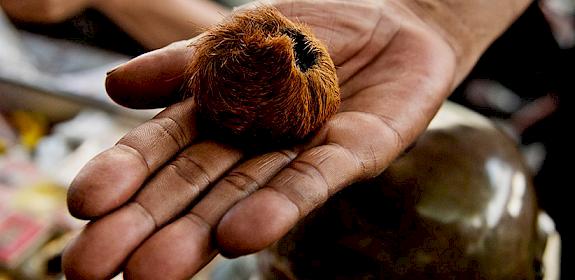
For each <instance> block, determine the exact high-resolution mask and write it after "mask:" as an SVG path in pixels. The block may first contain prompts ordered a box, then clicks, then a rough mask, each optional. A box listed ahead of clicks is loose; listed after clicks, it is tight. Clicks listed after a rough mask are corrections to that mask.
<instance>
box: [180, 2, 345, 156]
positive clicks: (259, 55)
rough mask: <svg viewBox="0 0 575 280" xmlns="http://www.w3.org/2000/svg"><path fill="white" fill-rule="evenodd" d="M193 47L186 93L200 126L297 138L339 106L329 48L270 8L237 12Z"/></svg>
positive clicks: (277, 140)
mask: <svg viewBox="0 0 575 280" xmlns="http://www.w3.org/2000/svg"><path fill="white" fill-rule="evenodd" d="M194 47H195V48H196V55H195V57H194V60H193V62H191V63H190V65H189V68H188V74H189V83H188V84H187V88H186V89H185V90H186V93H185V94H186V96H193V97H194V98H195V101H196V103H197V106H198V114H199V115H198V116H199V122H198V123H200V125H201V126H200V128H202V130H203V131H204V132H207V133H209V134H211V135H212V136H217V138H219V139H223V140H224V141H225V142H227V143H231V144H234V145H240V146H247V147H252V148H272V147H274V148H275V147H278V146H284V145H291V144H295V143H297V142H299V141H301V140H303V139H305V138H306V137H307V136H308V135H310V133H312V132H314V131H316V130H317V129H318V128H320V127H321V126H322V125H323V124H324V123H325V122H326V121H327V119H328V118H330V117H331V116H332V115H334V114H335V113H336V111H337V110H338V106H339V102H340V95H339V87H338V82H337V76H336V72H335V67H334V64H333V62H332V60H331V58H330V57H329V54H328V52H327V50H326V48H325V47H324V46H323V44H322V43H321V42H320V41H319V40H317V39H316V38H314V36H313V34H312V33H311V31H310V30H309V29H308V28H307V27H305V26H303V25H301V24H296V23H293V22H291V21H290V20H288V19H287V18H285V17H284V16H283V15H281V14H280V13H279V11H277V10H276V9H274V8H271V7H260V8H257V9H255V10H248V11H239V12H235V13H234V14H232V15H231V16H230V17H229V18H227V19H226V20H225V21H224V22H223V23H221V24H220V25H218V26H216V27H214V28H212V29H210V30H208V31H207V32H206V33H205V34H204V35H203V36H202V37H201V38H199V39H198V40H197V41H196V42H194Z"/></svg>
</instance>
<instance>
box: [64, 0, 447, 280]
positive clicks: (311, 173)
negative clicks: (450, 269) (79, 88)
mask: <svg viewBox="0 0 575 280" xmlns="http://www.w3.org/2000/svg"><path fill="white" fill-rule="evenodd" d="M384 3H385V4H377V5H376V4H373V3H371V2H366V3H363V2H350V3H348V2H341V1H315V2H310V1H304V2H290V3H283V4H277V5H276V7H278V9H279V10H280V11H281V12H282V13H283V14H284V15H286V16H288V17H289V18H291V19H292V20H295V21H299V22H303V23H305V24H307V25H309V26H310V27H311V28H312V30H313V31H314V33H315V34H316V35H317V36H318V37H319V38H320V39H322V40H324V42H325V43H326V44H327V46H328V48H329V51H330V54H331V56H332V58H333V60H334V62H335V64H336V66H337V68H338V76H339V80H340V85H341V89H342V105H341V110H340V112H339V113H338V114H336V115H335V116H334V117H333V118H332V119H331V120H330V121H328V123H327V124H326V125H325V126H324V127H323V128H322V129H321V130H320V131H319V132H318V133H317V134H316V135H315V136H314V137H313V138H312V139H311V141H310V142H309V143H306V144H304V145H301V146H298V147H294V148H293V149H291V150H281V151H275V152H270V153H267V154H263V155H257V156H247V155H245V154H244V153H243V152H242V151H240V150H237V149H233V148H231V147H228V146H225V145H223V144H220V143H216V142H213V141H210V140H206V139H204V138H202V135H198V134H197V133H196V129H195V127H196V124H195V119H194V117H193V116H194V108H195V105H194V103H193V100H192V99H187V100H184V101H182V102H177V103H176V102H175V101H177V100H179V99H180V98H181V97H180V96H179V95H178V89H179V88H180V87H181V84H182V83H183V79H184V76H183V73H184V69H185V63H186V61H189V59H193V56H194V52H193V49H192V48H189V47H187V45H188V43H186V42H180V43H175V44H173V45H171V46H169V47H166V48H164V49H161V50H158V51H155V52H151V53H148V54H146V55H143V56H141V57H138V58H136V59H134V60H132V61H131V62H129V63H128V64H126V65H123V66H121V67H119V68H118V69H116V70H114V71H113V72H112V73H111V74H110V75H109V76H108V80H107V88H108V91H109V94H110V95H111V96H112V98H114V99H115V100H116V101H117V102H118V103H120V104H123V105H126V106H128V107H133V108H149V107H163V106H167V105H169V104H172V103H175V104H173V105H170V106H169V107H168V108H167V109H165V110H164V111H162V112H161V113H160V114H159V115H158V116H156V117H155V118H154V119H152V120H150V121H148V122H146V123H144V124H143V125H141V126H139V127H137V128H135V129H134V130H133V131H132V132H130V133H129V134H127V135H126V136H125V137H124V138H123V139H122V140H120V141H119V143H118V144H117V145H116V146H114V147H113V148H111V149H109V150H107V151H105V152H103V153H102V154H100V155H99V156H97V157H96V158H94V159H93V160H92V161H90V162H89V163H88V164H87V165H86V166H85V167H84V169H83V170H82V171H81V172H80V174H79V175H78V176H77V178H76V179H75V181H74V183H73V184H72V186H71V188H70V192H69V201H68V202H69V207H70V211H71V213H72V214H73V215H75V216H77V217H81V218H87V219H92V220H93V221H92V222H91V223H89V224H88V226H87V227H86V228H85V229H84V230H83V231H82V233H81V234H80V235H79V236H78V237H77V238H76V240H74V241H73V242H72V243H71V244H70V245H69V246H68V248H67V249H66V251H65V254H64V268H65V272H66V275H67V277H68V278H70V279H92V278H108V277H111V276H113V275H114V274H116V273H118V272H120V271H122V270H123V271H124V275H125V277H127V278H150V279H185V278H189V277H190V276H192V275H193V274H194V273H196V272H197V271H198V270H199V269H200V268H202V267H203V266H204V265H205V264H206V263H208V262H209V261H210V260H211V259H212V258H213V257H214V256H215V255H216V254H217V253H218V252H219V253H222V254H224V255H226V256H237V255H242V254H247V253H251V252H254V251H257V250H261V249H263V248H265V247H266V246H269V245H270V244H272V243H273V242H274V241H276V240H278V239H279V238H281V237H282V236H283V235H284V234H285V233H287V232H288V231H289V230H290V229H291V228H292V227H293V226H294V225H295V224H296V223H297V222H298V221H299V220H300V219H301V218H302V217H304V216H305V215H307V214H308V213H309V212H310V211H312V210H313V209H314V208H316V207H318V206H319V205H321V204H322V203H323V202H324V201H325V200H326V199H328V198H329V197H330V196H331V195H332V194H334V193H335V192H337V191H339V190H340V189H342V188H344V187H346V186H348V185H350V184H351V183H353V182H356V181H358V180H362V179H365V178H370V177H373V176H376V175H378V174H380V173H381V172H382V171H383V170H384V169H385V168H386V167H387V166H388V165H389V164H390V162H391V161H392V160H393V159H394V158H395V157H396V156H397V155H399V154H400V153H401V152H402V151H403V149H405V148H406V146H408V145H409V144H410V143H411V142H412V141H413V140H414V139H415V138H416V137H417V136H418V135H419V134H420V133H421V132H422V131H423V130H424V129H425V127H426V126H427V124H428V122H429V121H430V120H431V118H432V117H433V115H434V114H435V112H436V111H437V110H438V108H439V106H440V105H441V103H442V101H443V100H444V98H445V97H446V96H447V95H448V94H449V92H450V90H451V89H452V86H453V83H454V77H455V63H456V57H455V54H454V52H453V50H452V48H451V47H450V46H449V45H448V44H447V43H446V42H445V40H443V38H442V37H441V36H440V35H439V34H438V33H437V32H435V31H433V29H432V28H430V27H428V26H427V25H426V24H425V23H424V21H422V20H420V19H419V18H418V17H416V16H415V15H414V14H413V13H411V12H410V10H409V9H407V8H405V7H404V6H402V5H401V4H398V3H395V2H394V1H386V2H384Z"/></svg>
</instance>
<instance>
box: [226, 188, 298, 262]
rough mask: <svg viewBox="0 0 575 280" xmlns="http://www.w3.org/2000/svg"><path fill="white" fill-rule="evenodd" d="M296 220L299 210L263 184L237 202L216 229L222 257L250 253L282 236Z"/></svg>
mask: <svg viewBox="0 0 575 280" xmlns="http://www.w3.org/2000/svg"><path fill="white" fill-rule="evenodd" d="M298 220H299V210H298V208H297V206H296V205H295V204H293V203H292V202H290V201H289V199H287V197H285V196H284V195H283V194H281V193H279V192H277V191H275V190H272V189H269V188H266V189H262V190H260V191H258V192H256V193H255V194H253V195H252V196H250V197H248V198H246V199H245V200H243V201H241V202H240V203H238V204H236V206H234V207H233V208H232V209H230V211H228V213H227V214H226V215H225V216H224V217H223V218H222V220H221V222H220V223H219V225H218V227H217V229H216V242H217V245H218V249H219V250H220V253H221V254H222V255H223V256H225V257H229V258H230V257H238V256H241V255H247V254H251V253H254V252H257V251H260V250H262V249H265V248H266V247H268V246H270V245H271V244H273V243H274V242H275V241H277V240H279V239H280V238H281V237H283V236H284V235H285V234H286V233H288V231H289V230H290V229H291V228H292V227H293V226H294V225H295V224H296V223H297V221H298Z"/></svg>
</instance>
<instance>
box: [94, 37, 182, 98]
mask: <svg viewBox="0 0 575 280" xmlns="http://www.w3.org/2000/svg"><path fill="white" fill-rule="evenodd" d="M192 54H193V48H192V47H190V46H189V41H180V42H176V43H173V44H171V45H169V46H167V47H165V48H162V49H158V50H155V51H151V52H149V53H146V54H143V55H141V56H138V57H136V58H134V59H132V60H130V61H129V62H126V63H124V64H122V65H120V66H118V67H117V68H115V69H113V70H111V71H110V72H109V73H108V75H107V77H106V82H105V84H106V91H107V93H108V96H110V98H111V99H112V100H114V102H116V103H118V104H120V105H122V106H125V107H129V108H134V109H148V108H160V107H166V106H168V105H170V104H173V103H175V102H178V101H181V100H182V99H183V97H182V96H181V93H180V87H181V86H182V84H183V83H184V81H185V71H186V65H187V64H188V61H189V59H190V58H191V55H192Z"/></svg>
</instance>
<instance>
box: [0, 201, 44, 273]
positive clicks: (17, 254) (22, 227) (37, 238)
mask: <svg viewBox="0 0 575 280" xmlns="http://www.w3.org/2000/svg"><path fill="white" fill-rule="evenodd" d="M47 233H48V225H47V224H44V223H41V222H39V221H37V220H35V219H33V218H31V217H29V216H26V215H23V214H20V213H14V212H11V213H8V214H7V215H0V267H5V268H14V267H16V266H18V264H19V263H20V262H21V261H22V260H23V259H25V258H26V256H27V255H29V254H30V253H32V252H33V251H34V250H35V249H37V247H38V246H40V245H41V244H42V243H43V241H44V240H45V238H46V236H47Z"/></svg>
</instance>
